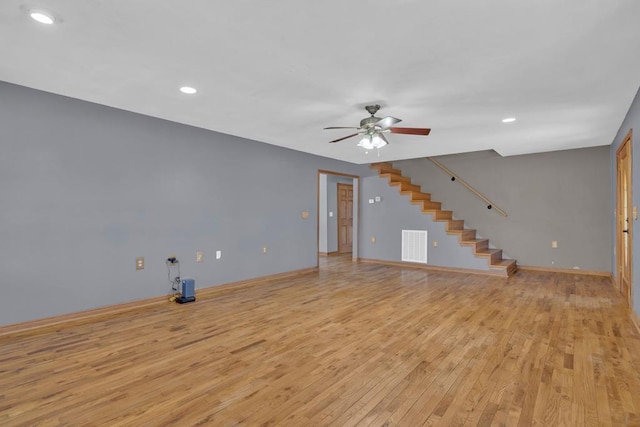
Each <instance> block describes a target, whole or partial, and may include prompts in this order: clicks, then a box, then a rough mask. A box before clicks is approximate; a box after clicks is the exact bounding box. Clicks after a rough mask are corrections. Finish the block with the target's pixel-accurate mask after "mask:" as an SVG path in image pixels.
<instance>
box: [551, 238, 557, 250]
mask: <svg viewBox="0 0 640 427" xmlns="http://www.w3.org/2000/svg"><path fill="white" fill-rule="evenodd" d="M551 247H552V248H553V249H558V241H557V240H552V241H551Z"/></svg>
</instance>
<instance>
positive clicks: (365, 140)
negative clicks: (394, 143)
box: [358, 133, 387, 150]
mask: <svg viewBox="0 0 640 427" xmlns="http://www.w3.org/2000/svg"><path fill="white" fill-rule="evenodd" d="M385 145H387V141H385V140H384V138H381V137H380V135H379V134H377V133H376V134H373V135H369V134H367V135H365V136H363V137H362V139H361V140H360V142H359V143H358V147H362V148H364V149H365V150H373V149H374V148H382V147H384V146H385Z"/></svg>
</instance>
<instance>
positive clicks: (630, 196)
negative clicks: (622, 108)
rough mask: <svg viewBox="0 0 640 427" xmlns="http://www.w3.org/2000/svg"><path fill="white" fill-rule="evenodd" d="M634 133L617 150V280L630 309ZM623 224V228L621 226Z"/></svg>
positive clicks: (631, 288)
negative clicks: (624, 159) (625, 160)
mask: <svg viewBox="0 0 640 427" xmlns="http://www.w3.org/2000/svg"><path fill="white" fill-rule="evenodd" d="M632 132H633V129H631V130H629V132H628V133H627V136H625V138H624V139H623V140H622V144H620V147H618V149H617V150H616V202H615V203H616V205H615V206H616V218H615V221H616V278H617V282H618V283H617V285H618V290H619V292H620V293H621V294H622V296H623V297H624V298H625V300H626V301H627V302H628V304H629V306H630V307H633V221H634V220H635V218H634V217H633V145H632ZM627 149H628V157H629V171H628V175H629V176H628V181H629V186H628V189H627V198H628V201H629V204H628V206H627V212H626V213H623V212H620V209H621V206H620V205H621V200H622V198H621V196H622V194H621V193H622V181H621V167H620V165H621V161H620V158H621V156H622V153H623V152H624V151H626V150H627ZM625 214H626V216H627V218H628V220H629V221H628V224H627V230H628V232H627V236H625V235H624V234H623V233H624V232H623V230H622V228H623V226H624V224H622V218H623V216H624V215H625ZM621 224H622V226H621ZM625 237H626V238H627V239H628V248H627V249H628V258H629V259H628V263H629V265H628V267H629V274H628V275H627V276H625V277H626V278H627V280H628V282H629V283H628V290H627V292H624V283H623V280H624V279H623V274H622V270H623V268H624V266H623V264H624V260H623V257H622V254H623V251H624V239H625Z"/></svg>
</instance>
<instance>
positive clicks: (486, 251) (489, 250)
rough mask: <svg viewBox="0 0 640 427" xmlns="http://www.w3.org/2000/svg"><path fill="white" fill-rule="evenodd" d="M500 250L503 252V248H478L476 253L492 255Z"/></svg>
mask: <svg viewBox="0 0 640 427" xmlns="http://www.w3.org/2000/svg"><path fill="white" fill-rule="evenodd" d="M498 252H502V249H488V248H486V249H478V250H477V251H476V254H478V255H492V254H497V253H498Z"/></svg>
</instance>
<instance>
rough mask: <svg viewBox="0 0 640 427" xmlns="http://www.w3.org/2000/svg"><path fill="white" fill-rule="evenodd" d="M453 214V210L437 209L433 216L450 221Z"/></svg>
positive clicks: (438, 219)
mask: <svg viewBox="0 0 640 427" xmlns="http://www.w3.org/2000/svg"><path fill="white" fill-rule="evenodd" d="M452 216H453V212H451V211H435V212H434V213H433V217H434V219H435V220H436V221H449V220H450V219H451V217H452Z"/></svg>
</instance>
